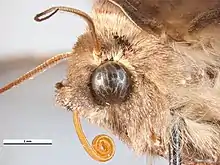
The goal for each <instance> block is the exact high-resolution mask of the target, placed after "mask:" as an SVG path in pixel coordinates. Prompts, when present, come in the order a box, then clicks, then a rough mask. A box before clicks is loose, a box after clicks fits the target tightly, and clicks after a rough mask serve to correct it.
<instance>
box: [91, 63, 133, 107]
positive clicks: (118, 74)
mask: <svg viewBox="0 0 220 165" xmlns="http://www.w3.org/2000/svg"><path fill="white" fill-rule="evenodd" d="M131 86H132V81H131V75H130V74H129V72H128V70H127V69H126V68H125V67H124V66H123V65H122V64H119V63H116V62H113V61H108V62H106V63H104V64H102V65H100V66H99V67H98V68H96V69H95V71H94V72H93V74H92V76H91V92H92V94H93V96H94V98H95V99H96V100H97V101H98V102H101V103H109V104H114V103H120V102H123V101H125V100H126V99H127V98H128V96H129V94H130V92H131Z"/></svg>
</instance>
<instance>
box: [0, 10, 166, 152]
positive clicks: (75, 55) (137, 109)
mask: <svg viewBox="0 0 220 165" xmlns="http://www.w3.org/2000/svg"><path fill="white" fill-rule="evenodd" d="M59 10H61V11H66V12H70V13H74V14H77V15H79V16H81V17H82V18H83V19H84V20H85V21H86V22H87V23H88V29H87V31H86V32H85V33H84V34H83V35H81V36H80V37H79V38H78V40H77V42H76V44H75V45H74V47H73V49H72V51H71V52H69V53H63V54H61V55H57V56H54V57H52V58H51V59H49V60H47V61H45V62H44V63H43V64H41V65H40V66H38V67H36V68H35V69H33V70H32V71H30V72H28V73H27V74H25V75H24V76H22V77H20V78H19V79H17V80H15V81H14V82H12V83H10V84H8V85H7V86H5V87H3V88H1V89H0V93H2V92H4V91H6V90H8V89H10V88H11V87H13V86H15V85H17V84H19V83H21V82H23V81H24V80H26V79H28V78H30V77H32V76H33V75H34V74H36V73H38V72H41V71H43V70H45V68H47V67H49V66H51V65H52V64H54V63H57V62H58V61H60V60H62V59H67V61H68V71H67V76H66V78H65V79H64V80H62V81H60V82H58V83H56V85H55V87H56V102H57V103H58V104H59V105H61V106H62V107H64V108H65V109H67V110H69V111H78V112H79V114H80V115H81V116H82V117H85V118H86V119H87V120H88V121H90V122H91V123H94V124H97V125H99V126H101V127H103V128H105V129H107V130H110V131H111V132H112V133H113V134H115V135H117V136H119V138H120V139H121V140H122V141H124V142H126V143H127V144H128V145H130V146H132V147H133V148H134V149H135V150H137V151H139V152H145V150H146V148H147V146H144V145H142V144H143V143H146V139H149V138H150V137H151V134H152V130H151V123H147V122H148V121H151V122H152V123H153V122H156V123H158V121H154V119H155V118H154V116H155V115H158V114H159V115H161V116H162V115H163V114H162V113H156V112H157V111H160V110H161V109H162V107H163V106H162V105H163V104H164V100H163V98H162V97H161V95H160V91H159V90H158V88H157V86H156V85H155V84H154V82H152V81H151V80H150V79H148V78H147V77H145V72H146V70H147V67H148V66H147V65H146V64H144V61H143V60H141V58H142V57H143V56H136V58H133V57H134V56H132V55H131V56H129V55H130V54H133V53H136V52H135V50H134V49H135V48H134V49H132V48H131V45H130V44H129V41H127V39H126V37H125V38H124V37H123V36H121V34H120V32H122V30H119V31H118V33H119V35H118V34H117V33H116V34H113V32H109V34H106V36H108V37H109V36H110V39H109V40H106V38H105V37H103V36H102V35H103V34H104V32H103V33H100V31H97V30H96V28H97V27H95V24H94V22H93V19H92V18H91V17H90V16H89V15H87V14H86V13H84V12H82V11H80V10H77V9H73V8H68V7H62V6H60V7H52V8H50V9H48V10H46V11H44V12H42V13H40V14H37V15H36V17H35V20H36V21H43V20H46V19H48V18H50V17H51V16H52V15H54V14H55V13H57V12H58V11H59ZM123 20H124V18H123V19H122V21H123ZM112 21H113V20H112ZM127 26H128V27H129V26H131V25H130V24H128V25H127ZM131 27H132V28H133V26H131ZM120 28H121V27H120ZM127 32H128V30H127ZM137 32H138V33H139V34H132V36H131V37H130V39H132V40H133V41H134V43H136V44H138V43H140V42H144V41H145V40H147V39H148V38H147V39H146V38H140V40H135V39H137V38H138V37H140V36H143V34H142V33H141V31H139V30H137ZM139 45H141V46H140V47H139V48H140V49H139V50H137V52H138V51H139V52H138V53H139V54H140V55H142V54H144V53H143V52H141V51H142V50H144V48H145V46H146V45H144V44H139ZM134 47H135V44H134ZM149 47H150V48H152V46H149ZM154 51H155V52H156V51H157V49H156V48H154ZM151 52H152V51H151ZM124 53H126V55H127V60H124V61H123V60H119V58H118V57H119V56H123V55H124ZM115 54H116V56H114V55H115ZM145 61H146V60H145ZM129 63H132V65H130V64H129ZM149 65H151V64H150V63H149ZM145 118H146V120H145ZM147 118H148V119H147ZM149 118H150V119H149ZM143 122H144V123H145V124H143ZM160 124H161V123H160ZM141 127H146V128H148V129H141ZM153 133H154V131H153ZM155 134H158V132H156V133H155ZM140 135H141V136H140ZM143 135H144V136H143ZM145 135H146V136H145ZM152 136H153V135H152Z"/></svg>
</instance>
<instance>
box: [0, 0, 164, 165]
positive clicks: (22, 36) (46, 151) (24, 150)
mask: <svg viewBox="0 0 220 165" xmlns="http://www.w3.org/2000/svg"><path fill="white" fill-rule="evenodd" d="M55 5H63V6H70V7H75V8H78V9H81V10H83V11H86V12H90V11H91V1H89V0H80V1H79V0H78V1H77V0H62V1H61V0H38V1H36V0H19V1H15V0H1V1H0V20H1V22H0V86H3V85H4V84H6V83H7V82H9V81H11V80H13V79H15V78H17V77H18V76H20V75H21V74H23V73H25V72H26V71H28V70H29V69H31V68H32V67H34V66H36V65H37V64H38V62H39V61H35V62H33V63H32V62H30V63H29V62H28V61H25V60H24V61H22V62H23V63H22V62H21V61H20V62H19V61H17V63H12V62H11V63H10V62H8V63H6V62H5V61H4V60H5V58H7V59H9V58H11V59H16V58H17V57H20V56H25V57H32V56H37V57H39V56H51V55H52V54H56V53H58V52H65V51H70V50H71V48H72V46H73V44H74V43H75V41H76V39H77V36H79V35H80V34H82V33H83V31H84V29H85V25H86V24H85V22H84V21H83V20H82V19H81V18H79V17H77V16H73V15H71V14H68V13H65V14H64V13H60V14H56V15H55V16H53V17H52V18H51V19H49V20H47V21H44V22H41V23H38V22H35V21H34V20H33V18H34V16H35V14H37V13H39V12H41V11H43V10H45V9H47V8H49V7H51V6H55ZM23 64H25V65H26V66H25V65H23ZM64 76H65V62H64V63H63V64H61V65H58V66H56V67H54V68H53V69H50V70H48V71H46V72H44V73H43V74H41V75H40V76H38V77H37V78H35V79H33V80H30V81H26V82H25V83H23V84H22V85H19V86H18V87H16V88H13V89H12V90H10V91H8V92H6V93H4V94H2V95H0V165H61V164H64V165H75V164H77V165H80V164H83V165H98V164H100V163H99V162H96V161H94V160H92V159H91V158H90V157H89V156H88V155H87V153H85V151H84V149H83V148H82V146H81V144H80V143H79V140H78V137H77V136H76V133H75V130H74V128H73V125H72V115H71V113H70V112H66V111H64V110H63V109H61V108H59V107H57V106H55V105H54V84H55V83H56V82H57V81H60V80H62V79H63V78H64ZM83 129H84V131H85V133H86V135H87V137H88V139H89V140H90V141H91V140H92V139H93V137H94V136H96V135H97V134H100V133H107V132H105V130H102V129H100V128H98V127H96V126H95V125H90V124H89V123H87V122H85V121H84V120H83ZM107 134H108V135H110V136H111V137H113V138H114V140H115V143H116V154H115V156H114V158H113V159H112V160H111V161H109V162H107V163H105V164H109V165H118V164H126V165H144V164H146V163H149V162H148V159H146V157H145V156H143V157H137V156H136V155H135V154H134V153H133V152H132V151H130V150H129V149H128V148H127V146H126V145H124V144H122V143H121V142H120V141H119V140H117V138H115V137H114V136H113V135H111V134H109V133H107ZM7 138H9V139H11V138H14V139H20V138H21V139H23V138H24V139H37V138H42V139H52V140H53V146H52V147H1V143H2V141H3V139H7ZM152 163H153V164H155V165H156V164H161V163H162V164H165V163H166V161H164V160H163V159H159V160H153V162H152Z"/></svg>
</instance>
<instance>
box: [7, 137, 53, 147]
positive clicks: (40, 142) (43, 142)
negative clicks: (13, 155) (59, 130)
mask: <svg viewBox="0 0 220 165" xmlns="http://www.w3.org/2000/svg"><path fill="white" fill-rule="evenodd" d="M3 145H4V146H52V140H51V139H4V140H3Z"/></svg>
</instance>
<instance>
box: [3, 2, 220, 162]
mask: <svg viewBox="0 0 220 165" xmlns="http://www.w3.org/2000/svg"><path fill="white" fill-rule="evenodd" d="M59 10H60V11H66V12H71V13H74V14H77V15H79V16H81V17H82V18H84V19H85V21H86V22H87V23H88V28H87V30H86V32H85V33H84V34H83V35H81V36H80V37H79V38H78V41H77V42H76V44H75V45H74V47H73V49H72V51H71V52H69V53H64V54H61V55H57V56H54V57H52V58H51V59H49V60H48V61H46V62H45V63H43V64H41V65H40V66H38V67H37V68H35V69H34V70H33V71H30V72H29V73H27V74H25V75H24V76H22V77H21V78H19V79H17V80H15V81H14V82H12V83H11V84H8V85H6V86H5V87H3V88H1V89H0V93H2V92H4V91H6V90H8V89H10V88H11V87H12V86H15V85H17V84H19V83H21V82H22V81H24V80H25V79H27V78H29V77H31V76H33V75H34V74H35V73H38V72H40V71H42V70H43V69H45V68H46V67H48V66H50V65H51V64H54V63H55V62H58V61H60V60H61V59H67V60H68V72H67V78H66V79H65V80H63V81H61V82H58V83H57V84H56V102H57V103H58V104H59V105H61V106H62V107H64V108H65V109H67V110H69V111H73V112H74V114H75V116H74V121H75V126H77V127H78V126H80V125H79V123H78V120H77V119H78V118H77V117H78V115H79V116H80V117H84V118H86V119H87V120H88V121H89V122H91V123H94V124H97V125H98V126H100V127H102V128H105V129H106V130H109V131H110V132H112V133H113V134H115V135H116V136H117V137H119V139H120V140H121V141H123V142H124V143H125V144H127V145H128V146H129V147H130V148H131V149H133V150H134V151H135V152H136V153H137V154H149V155H160V156H163V157H165V158H167V159H169V163H170V164H172V165H174V164H175V165H179V164H181V163H182V164H199V163H203V164H219V162H220V160H219V158H220V75H219V73H220V40H219V39H220V26H219V24H218V23H219V21H220V19H219V18H220V1H219V0H210V1H208V0H97V1H94V6H93V10H92V13H91V15H88V14H86V13H84V12H82V11H80V10H77V9H73V8H69V7H62V6H59V7H52V8H50V9H48V10H45V11H44V12H42V13H40V14H37V15H36V17H35V20H36V21H44V20H46V19H48V18H50V17H51V16H53V15H54V14H55V13H57V12H58V11H59ZM81 133H82V132H80V131H78V134H79V135H80V136H79V137H80V140H81V142H83V143H84V144H86V145H88V143H87V141H85V139H83V138H81V137H82V136H81V135H82V134H81ZM103 137H105V136H99V137H98V138H103ZM98 138H97V139H98ZM97 139H96V140H97ZM104 139H105V140H106V141H107V142H108V143H105V144H108V145H105V146H104V147H103V148H104V149H103V152H104V151H109V150H108V149H113V143H112V141H111V140H109V138H106V137H105V138H104ZM101 141H102V140H101ZM102 142H103V141H102ZM94 146H96V141H95V142H94ZM86 149H87V151H88V152H89V153H90V154H93V153H92V151H94V150H92V149H91V150H90V149H88V148H86ZM94 152H96V151H94ZM96 154H99V155H102V153H99V152H98V153H96ZM105 154H106V155H107V157H105V158H100V159H99V158H98V157H96V158H95V159H97V160H100V161H106V160H109V159H110V158H111V157H112V156H113V155H114V149H113V150H111V152H105ZM106 155H105V156H106ZM96 156H97V155H96ZM108 156H109V157H108ZM93 157H94V156H93Z"/></svg>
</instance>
